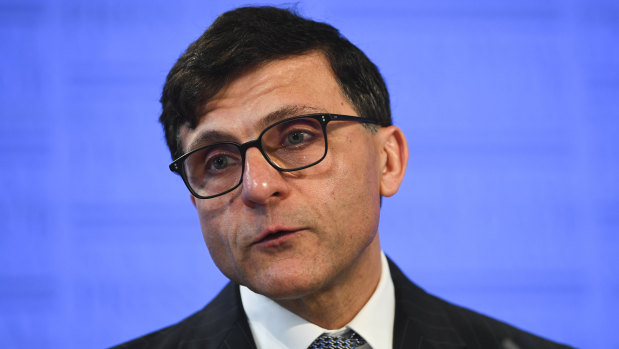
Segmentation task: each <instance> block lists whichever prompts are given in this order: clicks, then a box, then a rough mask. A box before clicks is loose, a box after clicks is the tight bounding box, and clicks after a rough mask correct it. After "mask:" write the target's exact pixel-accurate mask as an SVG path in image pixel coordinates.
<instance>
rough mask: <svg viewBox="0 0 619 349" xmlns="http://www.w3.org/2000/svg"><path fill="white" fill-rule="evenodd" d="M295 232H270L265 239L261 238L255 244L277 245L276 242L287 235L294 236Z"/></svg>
mask: <svg viewBox="0 0 619 349" xmlns="http://www.w3.org/2000/svg"><path fill="white" fill-rule="evenodd" d="M295 232H296V231H295V230H277V231H274V232H271V233H269V234H267V235H266V236H265V237H263V238H262V239H260V240H259V241H257V242H256V243H257V244H267V245H269V244H271V243H275V244H277V242H278V241H277V240H279V239H281V238H284V237H286V236H288V235H292V234H294V233H295Z"/></svg>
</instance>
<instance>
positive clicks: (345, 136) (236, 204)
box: [181, 53, 381, 299]
mask: <svg viewBox="0 0 619 349" xmlns="http://www.w3.org/2000/svg"><path fill="white" fill-rule="evenodd" d="M317 112H326V113H335V114H345V115H356V112H355V110H354V108H353V107H352V106H351V105H350V103H349V102H348V100H347V99H346V98H345V97H344V95H343V93H342V91H341V89H340V87H339V85H338V84H337V82H336V81H335V78H334V76H333V73H332V71H331V68H330V66H329V64H328V62H327V60H326V59H325V58H324V57H323V55H322V54H318V53H311V54H307V55H303V56H297V57H293V58H287V59H283V60H277V61H273V62H270V63H268V64H266V65H263V66H260V67H259V68H257V69H254V70H251V71H249V72H247V73H245V74H243V75H241V76H240V77H238V78H237V79H236V80H234V81H233V82H232V83H230V84H229V85H228V86H227V87H225V88H224V89H222V90H221V91H220V92H219V93H218V94H217V95H215V96H214V98H212V99H211V100H210V101H209V102H208V104H207V105H206V106H205V108H204V109H203V114H202V117H201V119H200V122H199V124H198V126H197V127H196V128H195V129H189V128H187V127H185V128H183V129H182V130H181V139H182V142H183V148H184V150H185V151H188V150H190V149H195V148H196V147H198V146H200V145H203V144H206V143H208V140H206V141H204V135H205V134H207V133H209V134H215V133H216V134H217V135H218V141H222V140H229V141H235V142H238V143H243V142H247V141H249V140H253V139H255V138H256V137H257V136H258V135H259V134H260V132H261V131H262V130H263V129H264V128H265V127H266V126H268V125H269V124H272V123H273V122H275V121H277V120H279V119H283V118H287V117H292V116H296V115H300V114H308V113H317ZM267 116H269V120H267ZM222 135H223V138H222ZM379 135H380V130H379V132H378V133H377V134H373V133H372V132H370V131H369V130H368V129H366V128H365V127H364V126H363V125H362V124H361V123H357V122H331V123H330V124H329V125H328V144H329V149H328V152H327V156H326V158H325V159H324V160H323V161H322V162H320V163H319V164H317V165H315V166H313V167H310V168H307V169H304V170H300V171H295V172H279V171H277V170H276V169H275V168H273V167H271V166H270V165H269V164H268V163H267V161H266V160H265V159H264V157H263V156H262V154H261V153H260V151H259V150H258V149H257V148H250V149H249V150H247V154H246V160H245V161H246V163H245V173H244V175H243V183H242V184H241V186H240V187H238V188H236V189H235V190H233V191H232V192H229V193H227V194H224V195H222V196H220V197H216V198H213V199H206V200H201V199H195V198H193V197H192V199H193V201H194V204H195V206H196V208H197V211H198V215H199V218H200V224H201V228H202V233H203V235H204V240H205V242H206V244H207V246H208V249H209V252H210V254H211V256H212V258H213V260H214V261H215V264H217V266H218V267H219V269H220V270H221V271H222V272H223V273H224V274H225V275H226V276H227V277H228V278H230V279H231V280H234V281H236V282H238V283H240V284H242V285H246V286H248V287H249V288H250V289H252V290H254V291H255V292H258V293H261V294H264V295H266V296H268V297H270V298H273V299H296V298H300V297H303V296H306V295H311V294H313V293H316V292H320V291H321V290H325V289H327V288H329V287H333V286H335V285H337V284H338V283H340V282H344V280H345V279H348V278H350V277H361V278H362V277H364V275H363V273H359V271H360V270H362V269H363V268H362V267H360V266H366V265H368V263H370V264H372V263H373V264H376V263H379V256H380V254H379V251H380V246H379V240H378V232H377V230H378V217H379V206H380V177H381V156H379V152H380V151H379V149H380V144H379V139H380V136H379ZM351 274H359V275H351Z"/></svg>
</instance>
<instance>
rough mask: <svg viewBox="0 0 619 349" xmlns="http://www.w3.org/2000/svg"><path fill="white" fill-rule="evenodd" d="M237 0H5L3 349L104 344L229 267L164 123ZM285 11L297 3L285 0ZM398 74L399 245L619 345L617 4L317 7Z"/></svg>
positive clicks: (445, 275)
mask: <svg viewBox="0 0 619 349" xmlns="http://www.w3.org/2000/svg"><path fill="white" fill-rule="evenodd" d="M242 4H245V3H242V2H237V1H205V0H203V1H174V2H172V1H153V0H148V1H146V0H132V1H109V0H92V1H78V0H58V1H37V0H25V1H24V0H0V51H1V54H0V88H1V91H0V92H1V93H0V103H1V107H2V108H1V111H0V113H1V114H0V115H1V120H0V190H1V192H0V266H1V267H0V346H1V347H2V348H101V347H106V346H110V345H113V344H116V343H119V342H121V341H124V340H128V339H130V338H133V337H136V336H138V335H141V334H143V333H146V332H148V331H152V330H155V329H158V328H160V327H162V326H165V325H168V324H171V323H173V322H176V321H178V320H180V319H181V318H183V317H184V316H187V315H188V314H190V313H191V312H193V311H195V310H197V309H199V308H200V307H202V306H203V305H204V304H206V303H207V302H208V301H209V300H210V299H211V297H213V295H214V294H216V293H217V292H218V291H219V289H220V288H221V287H222V286H223V285H224V283H225V282H226V280H225V278H224V277H223V276H222V275H221V274H220V273H219V272H218V271H217V269H216V268H215V267H214V265H213V264H212V262H211V261H210V257H209V256H208V252H207V250H206V248H205V246H204V243H203V241H202V236H201V233H200V230H199V226H198V220H197V217H196V214H195V212H194V210H193V207H192V205H191V203H190V201H189V195H188V193H187V191H186V189H185V188H184V186H183V184H182V182H181V180H180V178H178V177H177V176H175V175H173V174H172V173H170V171H169V170H168V169H167V164H168V163H169V161H170V158H169V154H168V151H167V149H166V147H165V144H164V140H163V135H162V131H161V129H160V126H159V125H158V123H157V117H158V115H159V111H160V106H159V104H158V99H159V96H160V91H161V87H162V85H163V82H164V78H165V76H166V74H167V72H168V70H169V69H170V68H171V66H172V65H173V63H174V62H175V60H176V59H177V58H178V57H179V55H180V54H181V53H182V52H183V50H184V49H185V48H186V47H187V45H188V44H189V43H190V42H191V41H193V40H195V39H196V38H197V37H198V36H199V35H200V34H201V33H202V32H203V30H204V29H205V28H206V27H207V26H208V25H209V24H210V23H211V22H212V20H213V19H214V18H215V17H216V16H217V15H218V14H219V13H221V12H223V11H225V10H228V9H231V8H233V7H237V6H239V5H242ZM275 4H281V3H275ZM298 9H299V11H300V12H301V13H302V14H304V15H306V16H309V17H311V18H314V19H318V20H323V21H326V22H329V23H331V24H333V25H335V26H336V27H338V28H339V29H340V30H341V31H342V32H343V33H344V35H346V36H347V37H348V38H349V39H350V40H351V41H352V42H353V43H355V44H357V45H358V46H359V47H360V48H361V49H362V50H364V51H365V52H366V53H367V54H368V55H369V57H370V58H371V59H372V60H373V61H374V62H375V63H376V64H377V65H378V66H379V67H380V69H381V71H382V73H383V74H384V77H385V79H386V81H387V84H388V86H389V88H390V91H391V94H392V107H393V114H394V119H395V122H396V124H397V125H399V126H401V127H402V128H403V129H404V132H405V134H406V135H407V138H408V141H409V144H410V148H411V160H410V163H409V167H408V172H407V175H406V179H405V183H404V185H403V187H402V189H401V191H400V193H399V194H398V195H396V196H395V197H393V198H389V199H386V200H385V201H384V204H383V210H382V215H383V217H382V218H381V219H382V221H381V226H380V231H381V234H382V241H383V246H384V249H385V251H386V252H387V254H389V255H390V256H391V257H392V258H393V259H394V260H395V261H396V262H397V263H398V264H399V265H400V266H401V267H402V268H403V269H404V271H405V272H406V273H407V274H408V275H409V277H411V278H412V279H413V280H414V281H415V282H417V283H418V284H420V285H421V286H422V287H424V288H425V289H427V290H428V291H430V292H432V293H435V294H437V295H440V296H442V297H444V298H446V299H448V300H450V301H452V302H455V303H458V304H461V305H465V306H467V307H471V308H474V309H476V310H478V311H481V312H483V313H486V314H489V315H491V316H494V317H498V318H500V319H503V320H505V321H507V322H510V323H512V324H514V325H516V326H518V327H521V328H523V329H526V330H529V331H532V332H535V333H538V334H543V335H544V336H547V337H550V338H552V339H555V340H559V341H563V342H567V343H570V344H572V345H576V346H579V347H587V348H619V337H617V334H616V330H617V328H618V324H619V322H618V321H617V314H618V313H619V263H618V262H619V257H618V254H617V252H616V251H617V250H618V249H619V235H618V230H619V180H618V179H619V176H618V175H619V161H618V160H619V156H618V155H619V154H618V150H619V139H618V136H617V135H618V134H619V127H618V126H619V3H618V2H617V1H611V0H593V1H592V0H580V1H578V0H572V1H559V0H554V1H533V0H525V1H515V0H511V1H493V0H480V1H458V0H439V1H391V0H385V1H366V0H355V1H353V0H348V1H337V0H320V1H311V2H310V1H301V2H300V3H299V4H298Z"/></svg>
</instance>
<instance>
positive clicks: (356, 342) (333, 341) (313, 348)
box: [307, 330, 365, 349]
mask: <svg viewBox="0 0 619 349" xmlns="http://www.w3.org/2000/svg"><path fill="white" fill-rule="evenodd" d="M364 344H365V340H364V339H363V338H361V337H360V336H359V335H358V334H357V333H356V332H355V331H352V330H350V331H348V332H346V333H344V334H343V335H341V336H329V335H327V334H326V333H323V334H321V335H320V337H318V338H316V340H315V341H314V342H312V344H310V346H309V348H307V349H330V348H333V349H355V348H357V347H359V346H362V345H364Z"/></svg>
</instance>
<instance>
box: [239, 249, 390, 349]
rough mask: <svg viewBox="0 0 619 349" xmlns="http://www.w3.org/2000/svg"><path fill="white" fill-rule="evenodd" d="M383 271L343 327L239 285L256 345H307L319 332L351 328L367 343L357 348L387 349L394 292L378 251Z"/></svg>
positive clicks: (291, 348)
mask: <svg viewBox="0 0 619 349" xmlns="http://www.w3.org/2000/svg"><path fill="white" fill-rule="evenodd" d="M381 264H382V271H381V274H380V281H379V282H378V286H377V287H376V290H375V291H374V293H373V294H372V296H371V297H370V299H369V300H368V302H367V303H366V304H365V305H364V306H363V308H361V310H360V311H359V313H357V315H356V316H355V317H354V319H352V321H350V322H349V323H348V324H347V325H346V326H345V327H343V328H341V329H338V330H326V329H324V328H322V327H320V326H317V325H314V324H313V323H311V322H308V321H307V320H305V319H303V318H301V317H300V316H298V315H296V314H294V313H292V312H290V311H288V310H287V309H285V308H283V307H282V306H280V305H279V304H277V303H275V302H274V301H272V300H271V299H269V298H267V297H265V296H263V295H260V294H257V293H255V292H253V291H251V290H250V289H248V288H247V287H245V286H241V301H242V303H243V309H245V313H246V314H247V318H248V320H249V327H250V329H251V333H252V335H253V337H254V341H255V342H256V346H257V348H258V349H307V347H309V345H310V344H311V343H312V342H313V341H314V340H315V339H316V338H317V337H318V336H320V335H321V334H323V333H325V332H327V333H339V332H345V331H347V330H348V329H352V330H353V331H355V332H357V333H358V334H359V335H360V336H361V337H363V339H365V340H366V342H367V344H366V345H363V346H361V347H359V349H366V348H371V349H390V348H391V347H392V343H393V322H394V317H395V294H394V290H393V281H392V280H391V273H390V272H389V265H388V264H387V257H385V254H384V253H382V252H381Z"/></svg>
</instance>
